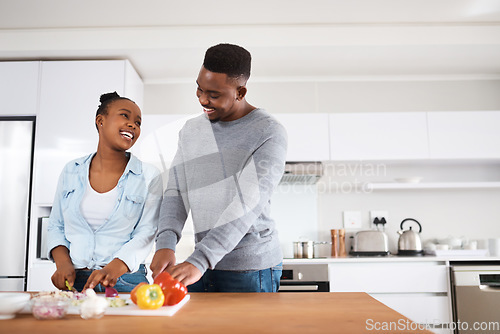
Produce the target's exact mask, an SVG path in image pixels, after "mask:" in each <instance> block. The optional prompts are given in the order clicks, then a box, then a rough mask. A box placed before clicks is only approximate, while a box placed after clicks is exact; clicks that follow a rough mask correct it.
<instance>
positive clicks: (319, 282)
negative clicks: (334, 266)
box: [278, 263, 330, 292]
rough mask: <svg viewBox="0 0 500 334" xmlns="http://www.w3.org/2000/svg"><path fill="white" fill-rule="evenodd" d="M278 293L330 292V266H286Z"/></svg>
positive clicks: (318, 264) (324, 264)
mask: <svg viewBox="0 0 500 334" xmlns="http://www.w3.org/2000/svg"><path fill="white" fill-rule="evenodd" d="M278 292H330V282H329V281H328V264H326V263H311V264H284V265H283V273H282V275H281V280H280V288H279V290H278Z"/></svg>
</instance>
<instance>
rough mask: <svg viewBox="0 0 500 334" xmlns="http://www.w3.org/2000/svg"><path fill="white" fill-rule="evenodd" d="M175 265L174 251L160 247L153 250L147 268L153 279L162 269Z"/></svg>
mask: <svg viewBox="0 0 500 334" xmlns="http://www.w3.org/2000/svg"><path fill="white" fill-rule="evenodd" d="M173 265H175V252H174V251H173V250H171V249H168V248H162V249H159V250H157V251H156V252H155V255H154V256H153V260H152V261H151V265H150V266H149V269H151V271H152V272H153V273H152V276H153V279H155V278H156V276H158V275H159V274H160V273H161V272H162V271H164V270H165V269H167V268H169V267H170V266H173Z"/></svg>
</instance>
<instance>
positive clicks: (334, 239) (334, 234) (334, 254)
mask: <svg viewBox="0 0 500 334" xmlns="http://www.w3.org/2000/svg"><path fill="white" fill-rule="evenodd" d="M330 233H331V234H332V257H337V256H338V255H339V251H338V238H339V234H338V231H337V230H330Z"/></svg>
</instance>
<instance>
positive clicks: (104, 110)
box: [95, 92, 135, 127]
mask: <svg viewBox="0 0 500 334" xmlns="http://www.w3.org/2000/svg"><path fill="white" fill-rule="evenodd" d="M118 100H128V101H130V102H134V101H132V100H131V99H129V98H126V97H122V96H120V95H118V93H117V92H112V93H106V94H102V95H101V97H100V98H99V102H101V104H100V105H99V107H97V112H96V113H95V116H96V117H97V115H107V114H108V107H109V105H110V104H111V103H113V102H114V101H118ZM134 103H135V102H134ZM96 127H97V124H96Z"/></svg>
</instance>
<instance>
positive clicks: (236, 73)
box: [203, 44, 252, 81]
mask: <svg viewBox="0 0 500 334" xmlns="http://www.w3.org/2000/svg"><path fill="white" fill-rule="evenodd" d="M251 62H252V56H251V55H250V52H248V51H247V50H245V49H244V48H242V47H241V46H238V45H234V44H218V45H215V46H212V47H210V48H209V49H208V50H207V52H206V53H205V59H204V60H203V67H205V68H206V69H207V70H209V71H210V72H215V73H224V74H227V76H228V77H230V78H244V79H245V81H246V80H248V78H250V67H251Z"/></svg>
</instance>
